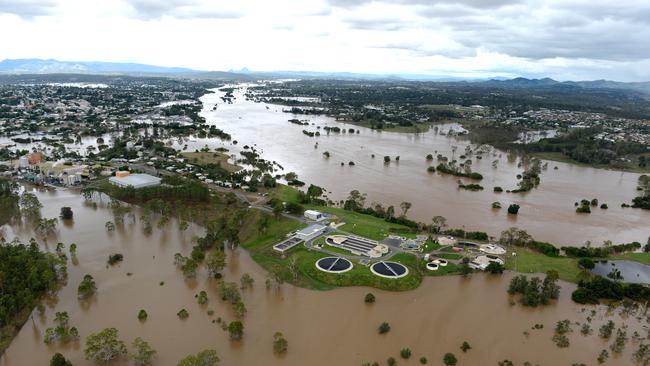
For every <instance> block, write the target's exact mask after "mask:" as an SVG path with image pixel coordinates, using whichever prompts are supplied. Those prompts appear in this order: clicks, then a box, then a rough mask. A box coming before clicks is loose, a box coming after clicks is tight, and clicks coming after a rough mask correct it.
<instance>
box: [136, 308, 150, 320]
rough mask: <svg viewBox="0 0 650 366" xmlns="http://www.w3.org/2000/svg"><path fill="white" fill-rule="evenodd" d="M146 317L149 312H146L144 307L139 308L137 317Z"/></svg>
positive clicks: (141, 318) (145, 318)
mask: <svg viewBox="0 0 650 366" xmlns="http://www.w3.org/2000/svg"><path fill="white" fill-rule="evenodd" d="M147 317H149V314H147V311H146V310H144V309H140V311H139V312H138V319H140V320H147Z"/></svg>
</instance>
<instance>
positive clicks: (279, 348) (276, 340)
mask: <svg viewBox="0 0 650 366" xmlns="http://www.w3.org/2000/svg"><path fill="white" fill-rule="evenodd" d="M288 347H289V342H288V341H287V340H286V338H284V335H282V333H280V332H275V334H274V335H273V352H275V353H278V354H280V353H285V352H287V348H288Z"/></svg>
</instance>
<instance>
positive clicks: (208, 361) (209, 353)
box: [177, 349, 219, 366]
mask: <svg viewBox="0 0 650 366" xmlns="http://www.w3.org/2000/svg"><path fill="white" fill-rule="evenodd" d="M217 365H219V357H217V351H215V350H212V349H207V350H204V351H201V352H199V353H197V354H196V355H189V356H187V357H185V358H184V359H182V360H180V361H179V362H178V364H177V366H217Z"/></svg>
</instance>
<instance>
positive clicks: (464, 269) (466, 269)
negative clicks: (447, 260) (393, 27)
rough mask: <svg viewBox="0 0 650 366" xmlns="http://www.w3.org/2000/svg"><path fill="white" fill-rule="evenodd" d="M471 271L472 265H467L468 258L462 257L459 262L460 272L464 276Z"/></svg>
mask: <svg viewBox="0 0 650 366" xmlns="http://www.w3.org/2000/svg"><path fill="white" fill-rule="evenodd" d="M470 273H472V267H470V266H469V258H467V257H463V259H462V260H461V263H460V274H461V275H463V277H466V276H467V275H469V274H470Z"/></svg>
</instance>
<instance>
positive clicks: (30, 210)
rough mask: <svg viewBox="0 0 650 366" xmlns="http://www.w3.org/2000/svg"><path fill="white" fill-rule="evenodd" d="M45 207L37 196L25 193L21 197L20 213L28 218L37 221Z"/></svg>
mask: <svg viewBox="0 0 650 366" xmlns="http://www.w3.org/2000/svg"><path fill="white" fill-rule="evenodd" d="M41 208H43V205H42V204H41V202H40V201H39V200H38V197H36V195H35V194H33V193H29V192H25V193H23V194H22V195H21V196H20V211H21V212H22V214H23V215H24V216H26V217H29V218H32V219H35V218H37V217H38V216H40V214H41Z"/></svg>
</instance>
